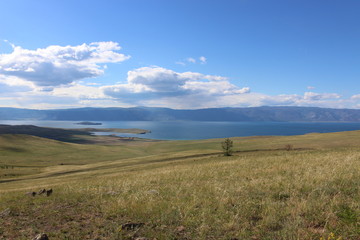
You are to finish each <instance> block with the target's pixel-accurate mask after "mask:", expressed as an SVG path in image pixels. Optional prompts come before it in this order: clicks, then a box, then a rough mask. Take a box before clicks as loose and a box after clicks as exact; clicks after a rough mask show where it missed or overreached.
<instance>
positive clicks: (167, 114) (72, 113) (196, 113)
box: [0, 107, 360, 122]
mask: <svg viewBox="0 0 360 240" xmlns="http://www.w3.org/2000/svg"><path fill="white" fill-rule="evenodd" d="M30 119H31V120H60V121H61V120H69V121H279V122H291V121H305V122H315V121H324V122H360V109H331V108H316V107H251V108H208V109H196V110H175V109H170V108H149V107H133V108H76V109H55V110H33V109H19V108H0V120H30Z"/></svg>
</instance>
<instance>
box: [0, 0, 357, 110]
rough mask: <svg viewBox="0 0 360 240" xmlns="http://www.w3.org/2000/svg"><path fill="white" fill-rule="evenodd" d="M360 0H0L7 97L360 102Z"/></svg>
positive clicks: (160, 102)
mask: <svg viewBox="0 0 360 240" xmlns="http://www.w3.org/2000/svg"><path fill="white" fill-rule="evenodd" d="M359 11H360V1H358V0H346V1H340V0H331V1H329V0H317V1H314V0H292V1H289V0H272V1H268V0H233V1H231V0H226V1H224V0H223V1H211V0H208V1H204V0H197V1H194V0H193V1H188V0H172V1H169V0H166V1H165V0H164V1H160V0H142V1H140V0H128V1H125V0H123V1H122V0H118V1H110V0H104V1H91V0H87V1H82V0H77V1H67V0H62V1H54V0H46V1H45V0H37V1H27V0H22V1H20V0H11V1H1V2H0V106H2V107H24V108H39V109H43V108H73V107H89V106H90V107H91V106H92V107H131V106H156V107H171V108H211V107H253V106H263V105H267V106H319V107H332V108H360V88H359V78H360V68H359V63H360V27H359V24H360V14H358V13H359Z"/></svg>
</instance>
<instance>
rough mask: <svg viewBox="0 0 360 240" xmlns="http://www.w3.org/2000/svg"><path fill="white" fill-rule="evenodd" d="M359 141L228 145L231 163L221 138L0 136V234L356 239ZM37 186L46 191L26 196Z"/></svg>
mask: <svg viewBox="0 0 360 240" xmlns="http://www.w3.org/2000/svg"><path fill="white" fill-rule="evenodd" d="M359 133H360V131H352V132H341V133H326V134H307V135H302V136H283V137H271V136H268V137H246V138H234V139H233V140H234V146H235V150H237V151H236V153H235V154H234V155H233V156H231V157H224V156H222V154H221V152H220V143H221V141H222V140H221V139H210V140H201V141H158V142H140V141H135V142H133V141H130V142H122V143H119V144H118V145H116V146H104V145H86V144H85V145H84V144H73V143H63V142H59V141H55V140H49V139H43V138H39V137H33V136H25V135H6V134H3V135H0V151H1V154H0V163H1V164H0V238H2V239H32V238H33V237H34V236H35V235H36V234H37V233H39V232H45V233H47V234H48V236H49V238H50V239H54V240H56V239H59V240H60V239H108V240H111V239H127V240H134V239H159V240H161V239H164V240H165V239H194V240H196V239H224V240H229V239H254V240H255V239H257V240H260V239H279V240H287V239H321V238H322V239H340V238H341V239H347V240H358V239H359V238H358V237H359V233H360V232H359V223H360V219H359V216H360V206H359V204H358V202H359V199H360V188H359V181H360V172H359V171H358V169H359V168H360V161H359V159H360V151H359V144H360V138H359ZM286 144H291V145H293V148H292V150H290V151H287V150H285V149H284V146H285V145H286ZM44 188H45V189H50V188H51V189H52V190H53V193H52V195H51V196H48V197H47V196H46V195H45V196H44V195H38V194H35V196H34V197H33V196H31V195H32V194H30V195H26V194H25V193H27V192H30V193H31V192H36V193H38V192H39V190H41V189H44ZM89 209H90V210H89ZM19 229H21V231H19Z"/></svg>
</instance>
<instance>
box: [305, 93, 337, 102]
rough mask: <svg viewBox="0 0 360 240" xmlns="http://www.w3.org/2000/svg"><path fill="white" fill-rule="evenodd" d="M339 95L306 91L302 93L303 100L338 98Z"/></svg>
mask: <svg viewBox="0 0 360 240" xmlns="http://www.w3.org/2000/svg"><path fill="white" fill-rule="evenodd" d="M340 97H341V96H340V95H339V94H337V93H314V92H306V93H305V94H304V99H305V100H324V99H338V98H340Z"/></svg>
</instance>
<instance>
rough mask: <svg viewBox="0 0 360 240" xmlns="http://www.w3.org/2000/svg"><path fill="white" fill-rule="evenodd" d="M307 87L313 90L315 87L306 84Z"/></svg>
mask: <svg viewBox="0 0 360 240" xmlns="http://www.w3.org/2000/svg"><path fill="white" fill-rule="evenodd" d="M307 89H309V90H313V89H315V87H313V86H307Z"/></svg>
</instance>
